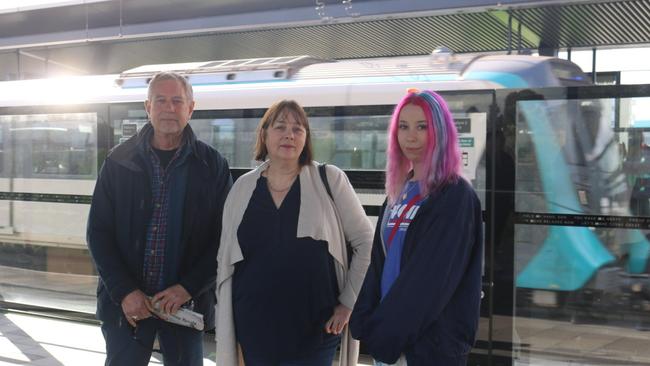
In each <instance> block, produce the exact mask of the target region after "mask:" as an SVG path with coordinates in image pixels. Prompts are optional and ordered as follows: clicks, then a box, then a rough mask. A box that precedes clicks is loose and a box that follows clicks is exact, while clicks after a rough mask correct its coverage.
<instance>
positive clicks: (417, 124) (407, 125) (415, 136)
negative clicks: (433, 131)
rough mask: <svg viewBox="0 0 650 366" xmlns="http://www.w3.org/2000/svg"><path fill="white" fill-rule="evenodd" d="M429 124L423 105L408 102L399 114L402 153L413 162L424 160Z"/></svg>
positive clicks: (399, 139) (399, 137)
mask: <svg viewBox="0 0 650 366" xmlns="http://www.w3.org/2000/svg"><path fill="white" fill-rule="evenodd" d="M428 129H429V124H428V123H427V119H426V117H425V115H424V110H422V107H420V106H417V105H415V104H407V105H405V106H404V108H402V111H401V112H400V114H399V125H398V130H397V141H398V142H399V147H400V148H401V149H402V153H403V154H404V156H406V158H407V159H409V160H410V161H411V162H413V163H420V162H422V161H423V160H424V154H425V153H426V151H427V140H428V133H427V130H428Z"/></svg>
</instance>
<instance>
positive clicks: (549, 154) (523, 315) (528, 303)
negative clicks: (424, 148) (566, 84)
mask: <svg viewBox="0 0 650 366" xmlns="http://www.w3.org/2000/svg"><path fill="white" fill-rule="evenodd" d="M496 95H497V100H498V105H499V109H500V112H499V114H500V117H499V118H497V119H496V121H497V123H496V125H495V127H496V130H497V131H499V134H500V136H497V135H495V136H492V139H493V142H494V144H491V146H490V149H491V150H492V156H493V157H499V156H500V157H499V158H497V159H494V161H492V164H493V165H492V166H493V168H494V170H493V172H492V173H493V174H492V176H494V177H508V179H505V180H506V183H507V185H501V186H499V184H497V185H496V186H495V190H494V191H493V192H490V194H491V195H492V196H493V197H494V199H495V202H498V204H495V205H494V207H493V208H494V212H493V213H491V215H492V217H493V222H494V223H495V231H494V233H495V234H494V237H493V238H492V239H493V240H494V243H495V244H494V259H495V262H494V263H493V267H492V268H493V271H494V272H493V278H494V295H495V297H494V298H495V302H494V304H493V305H494V313H493V318H492V319H493V321H494V328H493V329H494V330H495V331H494V333H493V334H494V337H495V338H494V340H495V344H501V345H502V346H503V347H502V350H501V351H502V352H503V353H504V354H508V353H510V357H508V358H509V359H510V361H507V359H508V358H506V361H503V362H502V361H500V360H499V359H494V360H493V361H494V362H493V363H492V364H495V365H498V364H526V365H528V364H535V363H536V362H540V361H539V360H545V362H550V361H554V362H557V364H559V365H560V364H561V365H564V364H576V363H578V364H622V363H628V362H633V363H634V362H638V363H639V364H648V363H650V353H649V352H648V351H647V344H648V342H650V334H649V333H648V332H644V331H646V330H649V329H650V275H649V271H648V269H649V268H650V267H649V266H648V264H649V257H650V240H649V238H650V210H649V209H648V208H650V185H649V184H648V183H650V180H649V179H648V177H650V160H648V159H650V155H648V151H650V149H649V144H650V136H649V135H650V134H649V133H648V132H650V128H649V127H650V123H649V122H648V121H650V89H649V88H648V86H602V87H600V86H598V87H597V86H588V87H570V88H545V89H534V90H533V89H529V90H518V91H514V92H513V91H497V94H496ZM500 149H501V150H503V152H500V151H498V150H500ZM504 152H505V153H507V155H508V156H507V157H504V156H503V153H504ZM504 159H505V160H504ZM506 160H508V161H509V162H506ZM510 179H511V180H510ZM496 180H497V181H498V180H499V179H498V178H497V179H496ZM497 351H498V349H494V350H493V352H497ZM554 364H555V363H554Z"/></svg>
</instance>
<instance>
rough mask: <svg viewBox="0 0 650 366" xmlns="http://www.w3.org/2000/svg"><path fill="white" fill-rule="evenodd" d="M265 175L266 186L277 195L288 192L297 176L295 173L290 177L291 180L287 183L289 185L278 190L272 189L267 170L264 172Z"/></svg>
mask: <svg viewBox="0 0 650 366" xmlns="http://www.w3.org/2000/svg"><path fill="white" fill-rule="evenodd" d="M265 173H266V185H267V186H268V187H269V189H270V190H271V191H273V192H277V193H283V192H286V191H288V190H289V189H290V188H291V186H293V182H294V181H295V180H296V176H298V174H297V173H295V174H293V176H292V177H291V179H290V181H289V185H287V186H286V187H285V188H281V189H278V188H275V187H273V184H271V176H270V174H269V172H268V169H267V170H266V172H265Z"/></svg>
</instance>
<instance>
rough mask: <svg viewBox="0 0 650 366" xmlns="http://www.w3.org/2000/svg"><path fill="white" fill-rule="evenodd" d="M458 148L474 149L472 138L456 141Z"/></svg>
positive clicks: (462, 138) (461, 138)
mask: <svg viewBox="0 0 650 366" xmlns="http://www.w3.org/2000/svg"><path fill="white" fill-rule="evenodd" d="M458 142H459V144H460V147H474V138H473V137H460V138H459V139H458Z"/></svg>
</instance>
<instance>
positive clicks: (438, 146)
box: [350, 91, 482, 366]
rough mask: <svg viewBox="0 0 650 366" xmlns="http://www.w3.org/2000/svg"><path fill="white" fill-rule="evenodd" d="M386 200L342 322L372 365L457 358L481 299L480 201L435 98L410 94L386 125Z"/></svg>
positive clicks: (467, 343) (462, 356)
mask: <svg viewBox="0 0 650 366" xmlns="http://www.w3.org/2000/svg"><path fill="white" fill-rule="evenodd" d="M388 133H389V136H388V151H387V167H386V192H387V195H388V198H387V203H386V204H385V206H384V208H383V209H382V213H381V214H380V220H379V222H378V223H377V229H376V232H375V240H374V245H373V250H372V260H371V264H370V267H369V268H368V274H367V275H366V279H365V282H364V284H363V288H362V290H361V293H360V294H359V299H358V301H357V304H356V306H355V309H354V312H353V314H352V319H351V320H350V327H351V330H352V335H353V337H355V338H357V339H359V340H361V342H362V343H363V344H364V345H365V347H366V350H367V351H368V353H370V354H371V355H372V356H373V358H374V359H375V361H376V364H377V365H385V364H397V365H407V364H408V365H409V366H419V365H445V366H449V365H464V364H465V363H466V362H467V355H468V353H469V351H470V349H471V347H472V345H473V343H474V339H475V333H476V330H477V327H478V318H479V303H480V297H481V263H482V223H481V222H482V219H481V207H480V202H479V200H478V198H477V196H476V194H475V192H474V190H473V189H472V187H471V186H470V184H469V183H468V182H467V181H466V180H465V179H463V178H462V177H461V176H460V171H461V166H460V164H461V163H460V148H459V146H458V138H457V133H456V127H455V126H454V121H453V119H452V117H451V114H450V112H449V110H448V107H447V105H446V103H445V101H444V100H443V99H442V97H440V96H439V95H438V94H436V93H433V92H430V91H423V92H418V91H411V92H410V93H409V94H408V95H406V96H405V97H404V98H403V99H402V100H401V101H400V102H399V104H398V105H397V107H396V108H395V111H394V113H393V117H392V120H391V122H390V126H389V131H388Z"/></svg>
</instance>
